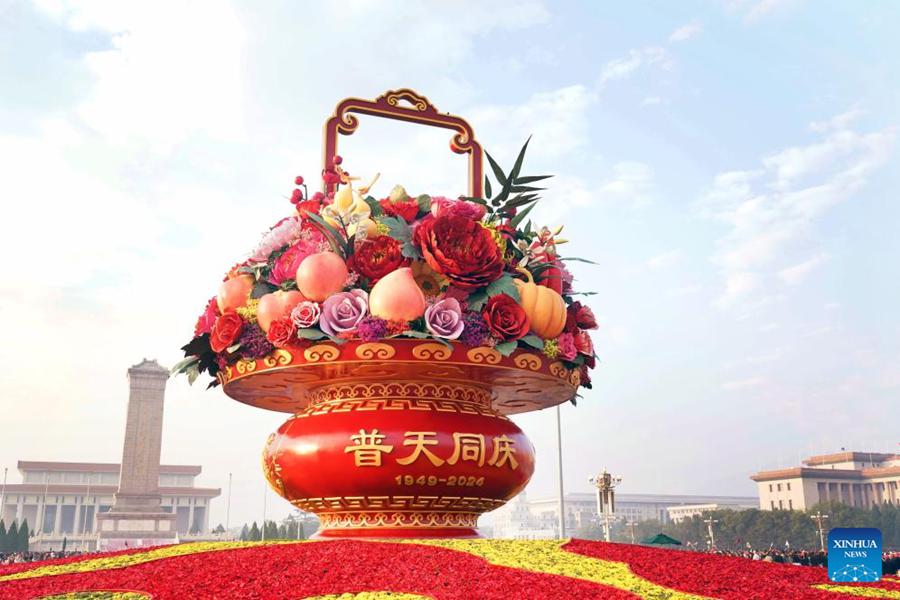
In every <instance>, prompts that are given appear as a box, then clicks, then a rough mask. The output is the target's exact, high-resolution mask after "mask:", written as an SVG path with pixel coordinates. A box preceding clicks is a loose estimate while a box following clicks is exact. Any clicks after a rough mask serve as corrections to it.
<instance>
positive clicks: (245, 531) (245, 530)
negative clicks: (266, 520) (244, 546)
mask: <svg viewBox="0 0 900 600" xmlns="http://www.w3.org/2000/svg"><path fill="white" fill-rule="evenodd" d="M249 539H250V528H249V527H247V524H246V523H244V526H243V527H241V536H240V540H241V541H242V542H246V541H247V540H249Z"/></svg>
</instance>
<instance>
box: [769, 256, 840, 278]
mask: <svg viewBox="0 0 900 600" xmlns="http://www.w3.org/2000/svg"><path fill="white" fill-rule="evenodd" d="M827 260H828V255H827V254H825V253H822V254H819V255H817V256H813V257H812V258H810V259H809V260H805V261H803V262H801V263H798V264H796V265H793V266H791V267H787V268H785V269H782V270H780V271H779V272H778V276H779V277H780V278H781V280H782V281H783V282H785V283H786V284H788V285H797V284H798V283H801V282H802V281H803V280H804V279H806V277H807V276H808V275H809V274H810V273H812V272H813V271H815V270H816V269H817V268H819V267H820V266H821V265H822V264H823V263H824V262H826V261H827Z"/></svg>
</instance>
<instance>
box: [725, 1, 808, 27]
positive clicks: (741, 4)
mask: <svg viewBox="0 0 900 600" xmlns="http://www.w3.org/2000/svg"><path fill="white" fill-rule="evenodd" d="M801 1H802V0H729V2H728V4H727V7H728V9H729V10H730V11H731V12H735V13H737V14H739V15H741V17H742V18H743V20H744V22H745V23H757V22H759V21H762V20H763V19H766V18H768V17H770V16H772V15H775V14H778V13H784V12H787V11H788V10H790V9H793V8H794V7H796V6H798V5H799V4H801Z"/></svg>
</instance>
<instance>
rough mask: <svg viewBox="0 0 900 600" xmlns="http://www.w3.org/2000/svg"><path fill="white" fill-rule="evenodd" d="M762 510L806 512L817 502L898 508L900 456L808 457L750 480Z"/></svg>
mask: <svg viewBox="0 0 900 600" xmlns="http://www.w3.org/2000/svg"><path fill="white" fill-rule="evenodd" d="M750 479H752V480H753V481H755V482H756V485H757V487H758V488H759V507H760V508H761V509H762V510H806V509H809V508H811V507H813V506H814V505H816V504H818V503H819V502H840V503H842V504H846V505H848V506H855V507H859V508H872V507H873V506H875V505H876V504H893V505H895V506H900V454H884V453H879V452H839V453H836V454H823V455H820V456H812V457H810V458H808V459H806V460H805V461H803V466H800V467H793V468H791V469H780V470H777V471H761V472H759V473H757V474H755V475H753V476H752V477H750Z"/></svg>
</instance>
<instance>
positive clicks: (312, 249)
mask: <svg viewBox="0 0 900 600" xmlns="http://www.w3.org/2000/svg"><path fill="white" fill-rule="evenodd" d="M324 243H325V236H323V235H322V234H321V233H320V232H319V231H318V230H317V229H304V230H303V232H302V233H301V234H300V239H299V240H297V241H296V242H294V243H293V244H292V245H291V246H290V247H288V249H287V250H285V251H284V253H283V254H282V255H281V256H279V257H278V259H277V260H276V261H275V264H274V265H273V266H272V273H271V275H269V283H272V284H273V285H281V283H282V282H283V281H288V280H290V279H293V278H294V277H296V276H297V268H298V267H299V266H300V263H302V262H303V259H304V258H306V257H307V256H309V255H310V254H315V253H317V252H319V251H321V249H322V245H323V244H324Z"/></svg>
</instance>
